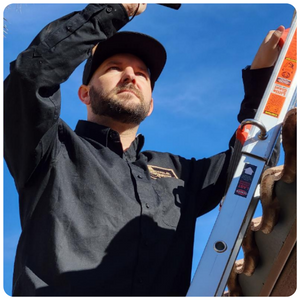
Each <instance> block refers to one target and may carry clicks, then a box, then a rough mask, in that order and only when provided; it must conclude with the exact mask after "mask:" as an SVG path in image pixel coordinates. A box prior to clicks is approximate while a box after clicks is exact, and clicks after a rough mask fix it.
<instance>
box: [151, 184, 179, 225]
mask: <svg viewBox="0 0 300 300" xmlns="http://www.w3.org/2000/svg"><path fill="white" fill-rule="evenodd" d="M153 189H154V190H155V192H156V193H157V195H158V197H159V199H160V203H161V208H162V222H163V224H164V225H167V227H172V228H176V227H177V225H178V223H179V221H180V217H181V211H182V208H183V205H184V181H183V180H180V179H177V178H159V179H155V180H154V182H153Z"/></svg>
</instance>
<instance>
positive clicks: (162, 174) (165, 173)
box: [148, 165, 178, 179]
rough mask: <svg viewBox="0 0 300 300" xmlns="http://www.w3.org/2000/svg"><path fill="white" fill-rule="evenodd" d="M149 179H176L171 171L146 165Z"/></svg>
mask: <svg viewBox="0 0 300 300" xmlns="http://www.w3.org/2000/svg"><path fill="white" fill-rule="evenodd" d="M148 169H149V172H150V177H151V179H158V178H177V179H178V177H177V176H176V174H175V172H174V171H173V170H172V169H166V168H162V167H157V166H152V165H148Z"/></svg>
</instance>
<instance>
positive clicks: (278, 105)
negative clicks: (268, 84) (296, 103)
mask: <svg viewBox="0 0 300 300" xmlns="http://www.w3.org/2000/svg"><path fill="white" fill-rule="evenodd" d="M284 101H285V97H283V96H280V95H277V94H274V93H271V94H270V97H269V100H268V103H267V105H266V107H265V110H264V114H266V115H269V116H272V117H275V118H278V116H279V114H280V112H281V109H282V107H283V104H284Z"/></svg>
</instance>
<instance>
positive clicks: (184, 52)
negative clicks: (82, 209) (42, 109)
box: [3, 1, 294, 294]
mask: <svg viewBox="0 0 300 300" xmlns="http://www.w3.org/2000/svg"><path fill="white" fill-rule="evenodd" d="M20 3H21V2H20ZM219 3H220V2H219ZM273 3H275V4H268V3H266V4H259V3H257V4H212V3H209V4H208V3H207V4H201V3H190V4H184V5H182V7H181V8H180V10H178V11H175V10H172V9H168V8H165V7H162V6H158V5H154V4H149V5H148V7H147V9H146V12H145V13H143V14H142V15H140V16H137V17H136V18H135V19H134V20H133V21H132V22H131V23H129V24H127V25H126V26H125V27H124V28H123V29H122V30H130V31H139V32H143V33H146V34H149V35H151V36H153V37H155V38H156V39H158V40H159V41H160V42H161V43H162V44H163V45H164V46H165V48H166V50H167V53H168V60H167V64H166V67H165V69H164V72H163V74H162V75H161V77H160V79H159V81H158V83H157V84H156V86H155V89H154V94H153V98H154V112H153V114H152V115H151V116H150V117H149V118H148V119H147V120H146V121H145V122H144V123H143V124H142V125H141V127H140V130H139V132H140V133H143V134H144V135H145V137H146V144H145V147H144V149H150V150H157V151H163V152H171V153H174V154H179V155H181V156H184V157H186V158H191V157H196V158H202V157H208V156H211V155H213V154H216V153H218V152H221V151H223V150H226V148H227V144H228V141H229V139H230V137H231V136H232V134H233V132H234V131H235V129H236V128H237V126H238V122H237V119H236V115H237V113H238V111H239V106H240V103H241V101H242V99H243V95H244V91H243V84H242V79H241V70H242V69H243V68H244V67H245V66H247V65H249V64H251V62H252V60H253V58H254V55H255V53H256V51H257V49H258V47H259V45H260V44H261V42H262V40H263V38H264V37H265V36H266V34H267V33H268V31H269V30H271V29H276V28H277V27H278V26H279V25H281V24H282V25H284V26H285V27H289V26H290V22H291V19H292V15H293V12H294V7H293V6H292V5H289V4H279V3H277V4H276V1H274V2H273ZM6 5H7V4H6ZM6 5H5V6H4V3H3V11H4V17H5V18H6V20H7V21H6V23H5V24H6V27H7V33H6V34H5V37H4V38H3V50H4V60H3V70H4V73H3V74H4V78H5V77H6V76H7V75H8V72H9V71H8V70H9V62H11V61H12V60H14V59H15V58H16V56H17V55H18V53H19V52H21V51H22V50H25V48H27V46H28V45H29V43H30V42H31V40H32V39H33V38H34V37H35V35H36V34H37V33H38V32H39V30H40V29H41V28H42V27H44V26H45V25H47V24H48V23H49V22H51V21H52V20H55V19H56V18H59V17H61V16H63V15H65V14H67V13H70V12H72V11H74V10H81V9H83V7H84V6H85V4H79V3H76V4H25V3H21V4H10V5H8V6H6ZM82 67H83V66H82V65H81V66H79V68H78V69H77V70H76V71H75V72H74V73H73V75H72V76H71V77H70V79H69V80H68V82H67V83H65V84H63V86H62V99H63V102H62V111H61V118H62V119H63V120H64V121H66V122H67V123H68V124H69V125H70V126H71V127H72V128H75V126H76V123H77V121H78V120H79V119H86V109H85V107H84V105H83V104H82V103H81V102H80V101H79V99H78V96H77V89H78V87H79V85H80V84H81V74H82ZM281 161H282V159H281ZM3 174H4V181H3V190H4V194H3V195H4V197H3V198H4V209H3V216H4V223H3V224H4V235H3V249H4V252H3V254H4V260H3V267H4V273H3V274H4V275H3V285H4V290H5V292H6V293H7V294H10V293H11V286H12V269H13V261H14V255H15V249H16V244H17V241H18V237H19V234H20V222H19V216H18V196H17V193H16V191H15V188H14V182H13V179H12V178H11V176H10V174H9V172H8V170H7V167H6V165H5V162H4V164H3ZM217 213H218V210H217V209H216V210H214V211H212V212H211V213H209V214H207V215H205V216H203V217H201V218H200V219H199V220H198V222H197V227H196V238H195V247H194V249H195V250H194V267H193V272H194V270H195V268H196V266H197V263H198V261H199V259H200V256H201V253H202V251H203V248H204V247H205V242H206V240H207V238H208V236H209V233H210V230H211V228H212V226H213V224H214V220H215V218H216V216H217Z"/></svg>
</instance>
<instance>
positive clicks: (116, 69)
mask: <svg viewBox="0 0 300 300" xmlns="http://www.w3.org/2000/svg"><path fill="white" fill-rule="evenodd" d="M107 71H120V67H118V66H112V67H109V68H108V70H107Z"/></svg>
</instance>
